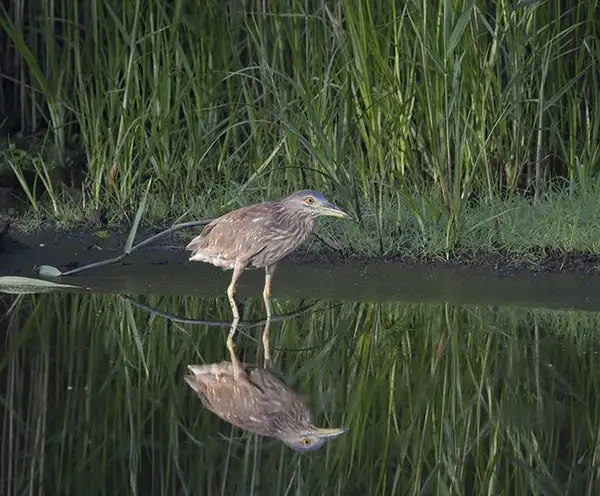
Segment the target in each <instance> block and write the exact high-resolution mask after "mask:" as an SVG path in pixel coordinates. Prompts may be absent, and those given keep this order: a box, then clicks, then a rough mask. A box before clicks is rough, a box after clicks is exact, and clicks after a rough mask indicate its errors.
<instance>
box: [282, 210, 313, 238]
mask: <svg viewBox="0 0 600 496" xmlns="http://www.w3.org/2000/svg"><path fill="white" fill-rule="evenodd" d="M278 210H279V221H280V222H281V224H282V225H284V226H289V227H290V228H292V226H297V225H298V224H299V225H300V226H302V228H303V229H301V231H299V232H302V233H304V236H303V237H304V238H308V237H309V236H310V235H311V234H312V232H313V230H314V228H315V218H314V217H313V216H312V215H310V214H307V213H305V212H293V211H291V210H290V209H288V208H285V206H284V205H281V206H280V208H279V209H278Z"/></svg>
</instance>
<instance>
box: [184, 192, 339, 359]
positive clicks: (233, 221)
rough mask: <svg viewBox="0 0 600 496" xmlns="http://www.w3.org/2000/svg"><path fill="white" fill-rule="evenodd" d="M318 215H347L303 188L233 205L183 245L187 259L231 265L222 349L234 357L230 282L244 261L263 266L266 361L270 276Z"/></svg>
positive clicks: (233, 282) (310, 229)
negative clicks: (274, 197)
mask: <svg viewBox="0 0 600 496" xmlns="http://www.w3.org/2000/svg"><path fill="white" fill-rule="evenodd" d="M320 216H331V217H349V216H348V214H347V213H346V212H344V211H343V210H341V209H340V208H339V207H337V206H335V205H333V204H332V203H331V202H330V201H329V200H327V198H325V196H324V195H323V194H322V193H321V192H319V191H314V190H303V191H298V192H296V193H293V194H292V195H290V196H288V197H286V198H283V199H281V200H277V201H268V202H263V203H257V204H254V205H249V206H247V207H243V208H239V209H237V210H233V211H231V212H229V213H227V214H225V215H223V216H221V217H219V218H218V219H215V220H213V221H212V222H210V223H209V224H207V225H206V226H205V227H204V229H203V231H202V233H201V234H200V235H198V236H196V237H195V238H194V239H192V240H191V241H190V243H189V244H188V245H187V246H186V248H185V249H186V250H188V251H191V254H190V258H189V260H190V261H194V262H207V263H210V264H213V265H215V266H216V267H222V268H224V269H233V275H232V276H231V282H230V284H229V287H228V288H227V296H228V298H229V303H230V305H231V310H232V312H233V322H232V325H231V330H230V331H229V336H228V338H227V349H228V350H229V353H230V355H231V360H232V362H234V361H235V360H236V358H235V352H234V347H233V338H234V336H235V332H236V329H237V324H238V322H239V318H240V316H239V312H238V308H237V305H236V303H235V299H234V296H235V290H236V283H237V281H238V279H239V277H240V276H241V274H242V272H243V271H244V269H245V268H246V267H247V266H249V265H250V266H253V267H256V268H261V267H264V269H265V286H264V290H263V300H264V303H265V307H266V311H267V322H266V325H265V331H264V332H263V346H264V349H265V359H266V360H267V361H268V360H270V357H269V356H268V348H269V347H268V341H269V324H270V318H271V304H270V297H271V279H272V277H273V273H274V271H275V266H276V264H277V262H279V260H281V259H282V258H283V257H285V256H286V255H288V254H289V253H291V252H292V251H293V250H295V249H296V248H297V247H298V246H299V245H300V244H301V243H303V242H304V241H306V240H307V239H308V238H309V236H310V235H311V234H312V233H313V231H314V228H315V219H316V218H317V217H320Z"/></svg>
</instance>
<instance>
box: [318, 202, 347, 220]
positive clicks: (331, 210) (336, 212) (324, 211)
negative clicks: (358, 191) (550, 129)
mask: <svg viewBox="0 0 600 496" xmlns="http://www.w3.org/2000/svg"><path fill="white" fill-rule="evenodd" d="M319 211H320V213H321V215H328V216H329V217H342V218H343V217H350V216H349V215H348V214H347V213H346V212H344V211H343V210H342V209H341V208H339V207H336V206H335V205H334V204H333V203H328V204H326V205H321V206H320V207H319Z"/></svg>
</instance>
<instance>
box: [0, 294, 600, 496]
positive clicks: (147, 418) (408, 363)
mask: <svg viewBox="0 0 600 496" xmlns="http://www.w3.org/2000/svg"><path fill="white" fill-rule="evenodd" d="M2 298H3V299H4V302H5V303H10V302H12V301H13V300H14V296H13V295H4V296H3V297H2ZM131 298H132V299H133V300H134V301H137V302H141V303H143V304H146V305H148V306H150V307H154V308H157V309H160V310H161V311H163V312H168V313H171V314H175V315H178V316H183V317H187V318H192V319H199V320H204V321H209V322H213V321H214V322H217V323H218V322H223V325H207V323H206V322H205V323H203V324H197V323H186V322H176V321H173V320H169V319H168V318H165V316H164V315H159V314H156V313H151V312H148V310H147V309H143V308H140V307H138V306H136V305H133V304H132V303H131V302H130V301H129V300H127V299H124V298H122V297H120V296H118V295H113V294H61V293H49V294H37V295H25V296H23V297H21V299H20V302H19V304H18V305H17V307H16V308H15V309H14V310H13V311H12V313H11V315H10V317H9V318H5V319H3V320H2V322H1V324H0V325H1V326H2V329H0V332H1V333H2V335H3V339H2V346H3V347H4V350H3V351H2V354H1V361H0V386H1V389H2V390H1V397H0V408H1V409H2V410H3V412H2V414H1V415H2V421H3V425H2V440H1V444H2V446H1V448H2V451H1V464H0V476H1V481H2V491H0V492H1V493H2V494H6V495H13V494H15V495H16V494H25V493H28V494H65V495H66V494H73V495H82V494H85V495H92V494H94V495H95V494H169V495H175V494H194V495H212V494H224V495H249V494H256V495H259V494H260V495H285V494H298V495H304V494H306V495H315V494H326V495H332V494H340V495H366V494H382V495H387V494H400V495H417V494H419V495H421V494H422V495H430V494H431V495H438V494H439V495H448V494H457V495H458V494H467V495H480V494H481V495H483V494H486V495H500V494H507V495H509V494H510V495H514V494H519V495H524V494H532V495H538V494H539V495H554V494H555V495H565V494H573V495H578V496H579V495H586V494H589V495H593V494H599V490H600V484H599V483H598V476H599V468H600V466H599V465H598V454H599V453H598V450H599V447H600V436H599V434H600V408H599V406H598V401H597V397H598V393H599V392H600V374H599V373H598V370H599V367H598V362H599V357H598V354H597V349H598V324H599V323H600V318H599V315H600V314H597V313H593V312H582V311H568V310H566V311H565V310H545V309H529V308H526V307H521V308H517V307H494V306H465V305H460V304H448V303H438V304H435V303H428V304H423V303H398V302H385V303H375V302H352V301H345V302H341V303H336V302H335V301H321V302H318V303H317V304H316V305H315V306H313V307H311V308H310V310H309V311H306V312H304V313H301V314H300V315H296V316H293V317H290V318H287V319H283V320H280V321H278V322H274V323H273V324H272V326H271V345H272V347H273V350H272V354H273V356H274V359H275V363H276V366H277V367H278V369H279V370H280V371H281V373H282V374H283V375H284V376H285V377H286V379H287V380H288V382H289V383H290V385H292V386H293V387H294V389H295V390H297V391H298V392H300V393H301V394H303V395H304V396H305V397H306V398H307V400H308V402H309V404H310V406H311V409H312V410H313V412H314V415H315V420H316V423H317V424H318V425H320V426H325V427H340V426H343V427H347V428H348V429H349V430H348V432H347V433H346V434H344V435H342V436H341V437H339V438H337V439H335V440H333V441H331V442H329V443H328V444H326V445H325V447H323V448H322V449H321V450H319V451H316V452H313V453H308V454H298V453H296V452H294V451H293V450H291V449H290V448H288V447H286V446H285V445H283V444H282V443H280V442H278V441H276V440H273V439H269V438H258V437H256V436H253V435H251V434H247V433H245V432H243V431H241V430H239V429H235V428H232V427H231V426H230V425H229V424H227V423H225V422H223V421H222V420H220V419H218V418H217V417H216V416H215V415H214V414H212V413H210V412H208V411H207V410H205V409H203V408H202V406H201V403H200V401H199V399H198V398H197V397H195V396H194V395H193V394H192V392H191V391H190V389H189V388H188V387H187V385H186V384H185V382H184V380H183V375H184V374H185V372H186V366H187V365H188V364H195V363H212V362H218V361H221V360H224V359H228V356H227V351H226V348H225V337H226V334H227V330H228V327H227V322H228V321H229V320H230V318H231V317H230V309H229V304H228V302H227V298H226V297H225V296H221V297H213V298H208V299H202V298H199V297H196V296H194V297H192V296H188V297H183V296H161V297H159V296H135V295H131ZM241 300H242V303H243V313H242V315H243V317H242V318H243V319H244V320H260V319H262V318H264V308H263V306H262V299H261V298H260V297H250V298H248V297H243V298H241ZM307 304H309V302H306V301H304V302H302V301H291V300H285V299H276V300H274V302H273V309H274V313H276V314H285V313H287V312H294V311H295V310H297V309H299V308H302V307H305V306H306V305H307ZM261 330H262V327H260V326H258V327H249V328H244V329H242V332H243V333H242V334H241V335H240V338H239V341H238V344H239V346H238V350H239V352H240V354H241V356H242V358H243V359H244V360H245V361H246V362H248V363H253V364H255V363H260V359H261V349H260V333H261Z"/></svg>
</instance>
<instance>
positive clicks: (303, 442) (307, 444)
mask: <svg viewBox="0 0 600 496" xmlns="http://www.w3.org/2000/svg"><path fill="white" fill-rule="evenodd" d="M302 444H303V445H304V446H310V445H311V444H312V441H311V440H310V438H308V437H305V438H304V439H303V440H302Z"/></svg>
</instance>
